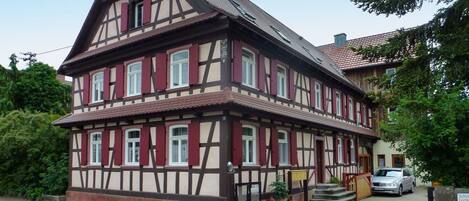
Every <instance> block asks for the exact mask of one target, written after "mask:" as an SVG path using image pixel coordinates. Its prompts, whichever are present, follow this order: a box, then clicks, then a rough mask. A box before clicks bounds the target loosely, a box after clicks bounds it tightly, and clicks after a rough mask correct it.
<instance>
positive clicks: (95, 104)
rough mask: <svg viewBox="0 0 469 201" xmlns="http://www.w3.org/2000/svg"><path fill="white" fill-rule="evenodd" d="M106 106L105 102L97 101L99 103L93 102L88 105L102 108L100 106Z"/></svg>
mask: <svg viewBox="0 0 469 201" xmlns="http://www.w3.org/2000/svg"><path fill="white" fill-rule="evenodd" d="M103 104H104V101H97V102H92V103H90V104H88V106H91V107H93V106H100V105H103Z"/></svg>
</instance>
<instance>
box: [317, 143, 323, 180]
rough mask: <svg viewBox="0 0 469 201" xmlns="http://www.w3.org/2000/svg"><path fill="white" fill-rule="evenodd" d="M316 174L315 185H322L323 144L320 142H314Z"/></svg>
mask: <svg viewBox="0 0 469 201" xmlns="http://www.w3.org/2000/svg"><path fill="white" fill-rule="evenodd" d="M315 151H316V167H317V168H316V173H317V177H318V178H317V181H318V182H317V183H324V142H323V141H322V140H317V141H316V150H315Z"/></svg>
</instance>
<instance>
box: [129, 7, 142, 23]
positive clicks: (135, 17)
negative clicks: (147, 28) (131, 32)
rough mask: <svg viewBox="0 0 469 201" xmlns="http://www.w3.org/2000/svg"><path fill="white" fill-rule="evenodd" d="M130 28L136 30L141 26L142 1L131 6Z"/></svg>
mask: <svg viewBox="0 0 469 201" xmlns="http://www.w3.org/2000/svg"><path fill="white" fill-rule="evenodd" d="M131 8H132V10H131V12H132V15H131V18H132V20H131V21H130V22H131V27H132V28H137V27H141V26H143V1H135V2H134V3H133V4H132V7H131Z"/></svg>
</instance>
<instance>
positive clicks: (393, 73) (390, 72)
mask: <svg viewBox="0 0 469 201" xmlns="http://www.w3.org/2000/svg"><path fill="white" fill-rule="evenodd" d="M386 75H387V76H388V77H389V78H391V83H394V80H395V76H396V68H387V69H386Z"/></svg>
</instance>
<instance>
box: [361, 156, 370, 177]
mask: <svg viewBox="0 0 469 201" xmlns="http://www.w3.org/2000/svg"><path fill="white" fill-rule="evenodd" d="M359 165H360V172H361V173H368V172H371V169H370V156H369V155H366V154H364V155H359Z"/></svg>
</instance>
